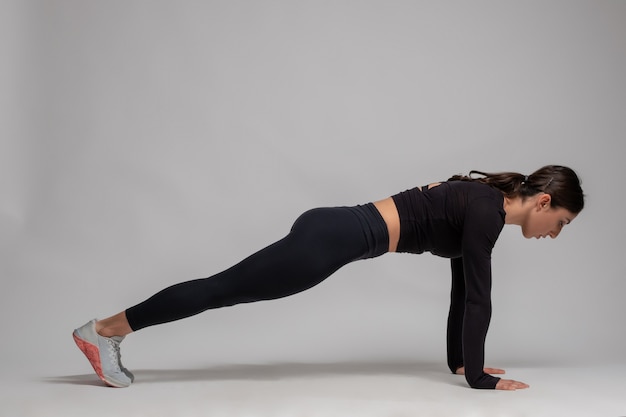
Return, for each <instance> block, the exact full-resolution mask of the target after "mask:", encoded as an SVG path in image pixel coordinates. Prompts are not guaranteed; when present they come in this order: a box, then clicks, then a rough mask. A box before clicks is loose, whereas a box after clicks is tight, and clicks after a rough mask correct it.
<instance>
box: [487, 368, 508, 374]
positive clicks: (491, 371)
mask: <svg viewBox="0 0 626 417" xmlns="http://www.w3.org/2000/svg"><path fill="white" fill-rule="evenodd" d="M485 372H486V373H488V374H498V375H502V374H505V373H506V371H505V370H504V369H500V368H485Z"/></svg>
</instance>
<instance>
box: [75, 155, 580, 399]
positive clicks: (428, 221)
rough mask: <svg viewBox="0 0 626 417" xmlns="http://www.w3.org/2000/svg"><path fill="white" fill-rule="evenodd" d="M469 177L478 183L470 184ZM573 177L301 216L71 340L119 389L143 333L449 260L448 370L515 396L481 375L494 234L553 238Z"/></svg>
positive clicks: (573, 196) (571, 211)
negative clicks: (210, 270) (126, 356)
mask: <svg viewBox="0 0 626 417" xmlns="http://www.w3.org/2000/svg"><path fill="white" fill-rule="evenodd" d="M472 174H479V175H480V177H479V178H473V177H472ZM583 206H584V196H583V192H582V189H581V187H580V181H579V179H578V177H577V176H576V173H575V172H574V171H572V170H571V169H570V168H567V167H563V166H556V165H549V166H546V167H543V168H541V169H539V170H537V171H535V172H534V173H533V174H531V175H528V176H524V175H522V174H518V173H510V172H506V173H496V174H488V173H483V172H480V171H472V172H470V176H469V177H468V176H454V177H452V178H450V179H449V180H448V181H446V182H442V183H435V184H430V185H428V186H424V187H422V188H421V189H420V188H414V189H411V190H407V191H404V192H401V193H399V194H396V195H394V196H392V197H389V198H386V199H384V200H381V201H377V202H375V203H369V204H365V205H362V206H361V205H359V206H355V207H333V208H317V209H313V210H309V211H307V212H305V213H304V214H302V215H301V216H300V217H299V218H298V219H297V220H296V222H295V223H294V225H293V227H292V229H291V231H290V233H289V234H288V235H287V236H286V237H285V238H283V239H281V240H279V241H278V242H276V243H274V244H272V245H270V246H268V247H267V248H265V249H262V250H261V251H259V252H257V253H255V254H253V255H252V256H250V257H248V258H246V259H244V260H243V261H241V262H240V263H238V264H237V265H235V266H233V267H231V268H229V269H227V270H225V271H223V272H221V273H218V274H216V275H214V276H212V277H209V278H204V279H197V280H193V281H188V282H183V283H180V284H176V285H174V286H171V287H169V288H166V289H164V290H162V291H160V292H159V293H157V294H155V295H154V296H152V297H151V298H149V299H147V300H146V301H144V302H142V303H140V304H138V305H136V306H134V307H131V308H129V309H127V310H125V311H123V312H121V313H118V314H116V315H114V316H112V317H109V318H107V319H104V320H100V321H98V320H92V321H90V322H88V323H87V324H85V325H84V326H82V327H80V328H78V329H76V330H75V331H74V333H73V336H74V340H75V341H76V344H77V345H78V347H79V348H80V349H81V350H82V351H83V353H84V354H85V355H86V356H87V359H88V360H89V362H90V363H91V365H92V366H93V368H94V370H95V371H96V373H97V374H98V376H99V377H100V378H101V379H102V380H103V381H104V382H105V383H106V384H108V385H111V386H114V387H126V386H129V385H130V384H131V382H132V381H133V375H132V373H130V371H128V370H127V369H126V368H124V367H123V366H122V364H121V360H120V351H119V344H120V342H121V341H122V339H123V338H124V336H126V335H127V334H129V333H131V332H133V331H137V330H140V329H142V328H144V327H147V326H153V325H155V324H161V323H166V322H170V321H174V320H178V319H182V318H185V317H189V316H192V315H194V314H197V313H200V312H202V311H204V310H207V309H211V308H218V307H224V306H232V305H235V304H238V303H248V302H253V301H260V300H269V299H276V298H280V297H285V296H288V295H291V294H295V293H297V292H300V291H303V290H306V289H308V288H311V287H312V286H314V285H316V284H319V283H320V282H321V281H323V280H324V279H325V278H327V277H328V276H330V275H331V274H332V273H333V272H335V271H336V270H337V269H339V268H340V267H342V266H343V265H346V264H347V263H349V262H352V261H355V260H358V259H366V258H373V257H377V256H380V255H382V254H384V253H386V252H411V253H422V252H425V251H428V252H431V253H433V254H435V255H439V256H443V257H446V258H450V259H451V267H452V291H451V304H450V313H449V317H448V334H447V344H448V366H449V367H450V370H451V371H452V372H453V373H456V374H460V375H465V378H466V380H467V382H468V384H469V385H470V386H471V387H472V388H487V389H502V390H515V389H521V388H528V385H527V384H525V383H523V382H519V381H514V380H507V379H501V378H498V377H494V376H492V375H490V373H493V374H503V373H504V371H503V370H501V369H492V368H484V344H485V337H486V335H487V328H488V327H489V321H490V318H491V295H490V293H491V252H492V249H493V246H494V244H495V243H496V240H497V238H498V236H499V234H500V232H501V230H502V227H503V226H504V224H516V225H519V226H521V228H522V234H523V235H524V237H526V238H531V237H535V238H540V237H547V236H550V237H552V238H556V237H557V236H558V235H559V233H560V232H561V229H562V228H563V226H565V225H566V224H569V223H571V222H572V220H574V218H575V217H576V215H577V214H578V213H579V212H580V211H581V210H582V209H583Z"/></svg>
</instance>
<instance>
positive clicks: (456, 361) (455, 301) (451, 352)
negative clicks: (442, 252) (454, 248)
mask: <svg viewBox="0 0 626 417" xmlns="http://www.w3.org/2000/svg"><path fill="white" fill-rule="evenodd" d="M450 267H451V270H452V289H451V290H450V312H449V313H448V332H447V338H446V341H447V346H448V367H449V368H450V371H452V373H453V374H455V373H457V370H458V369H459V368H461V367H463V341H462V336H463V316H464V315H465V276H464V274H463V258H453V259H451V260H450Z"/></svg>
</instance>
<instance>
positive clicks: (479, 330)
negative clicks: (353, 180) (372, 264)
mask: <svg viewBox="0 0 626 417" xmlns="http://www.w3.org/2000/svg"><path fill="white" fill-rule="evenodd" d="M392 198H393V201H394V202H395V204H396V207H397V209H398V214H399V216H400V241H399V242H398V248H397V251H398V252H410V253H423V252H425V251H428V252H431V253H432V254H434V255H438V256H442V257H446V258H451V267H452V291H451V303H450V314H449V316H448V333H447V345H448V366H449V367H450V370H451V371H452V372H456V370H457V369H458V368H459V367H461V366H464V367H465V378H466V379H467V382H468V384H469V385H470V386H471V387H472V388H488V389H493V388H495V386H496V384H497V383H498V381H499V380H500V378H497V377H494V376H491V375H489V374H486V373H485V372H484V371H483V369H484V361H485V360H484V359H485V338H486V336H487V329H488V328H489V322H490V319H491V251H492V249H493V246H494V245H495V243H496V240H497V239H498V236H499V235H500V232H501V231H502V227H503V226H504V218H505V211H504V207H503V205H504V197H503V194H502V193H501V192H500V191H499V190H497V189H494V188H492V187H491V186H488V185H485V184H482V183H478V182H470V181H449V182H443V183H441V185H439V186H437V187H433V188H431V189H429V190H427V189H424V190H420V189H419V188H413V189H411V190H407V191H404V192H401V193H399V194H396V195H394V196H392Z"/></svg>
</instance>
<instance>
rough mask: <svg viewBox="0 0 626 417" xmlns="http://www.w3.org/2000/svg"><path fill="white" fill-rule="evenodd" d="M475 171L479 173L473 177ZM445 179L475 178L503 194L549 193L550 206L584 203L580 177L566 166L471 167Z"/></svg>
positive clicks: (580, 206)
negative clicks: (521, 169)
mask: <svg viewBox="0 0 626 417" xmlns="http://www.w3.org/2000/svg"><path fill="white" fill-rule="evenodd" d="M475 175H480V177H478V178H475ZM448 181H476V182H479V183H482V184H487V185H489V186H491V187H493V188H496V189H498V190H500V191H501V192H502V193H503V194H504V196H505V197H507V198H515V197H521V198H522V199H526V198H527V197H532V196H534V195H536V194H539V193H545V194H550V196H551V198H552V202H551V204H552V207H554V208H557V207H564V208H565V209H567V210H569V211H570V212H572V213H576V214H577V213H580V212H581V211H582V209H583V207H584V205H585V202H584V194H583V191H582V188H581V186H580V179H579V178H578V176H577V175H576V173H575V172H574V171H573V170H572V169H571V168H568V167H564V166H560V165H547V166H545V167H543V168H540V169H538V170H537V171H535V172H533V173H532V174H530V175H523V174H520V173H518V172H498V173H487V172H482V171H470V173H469V175H454V176H452V177H451V178H450V179H449V180H448Z"/></svg>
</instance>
